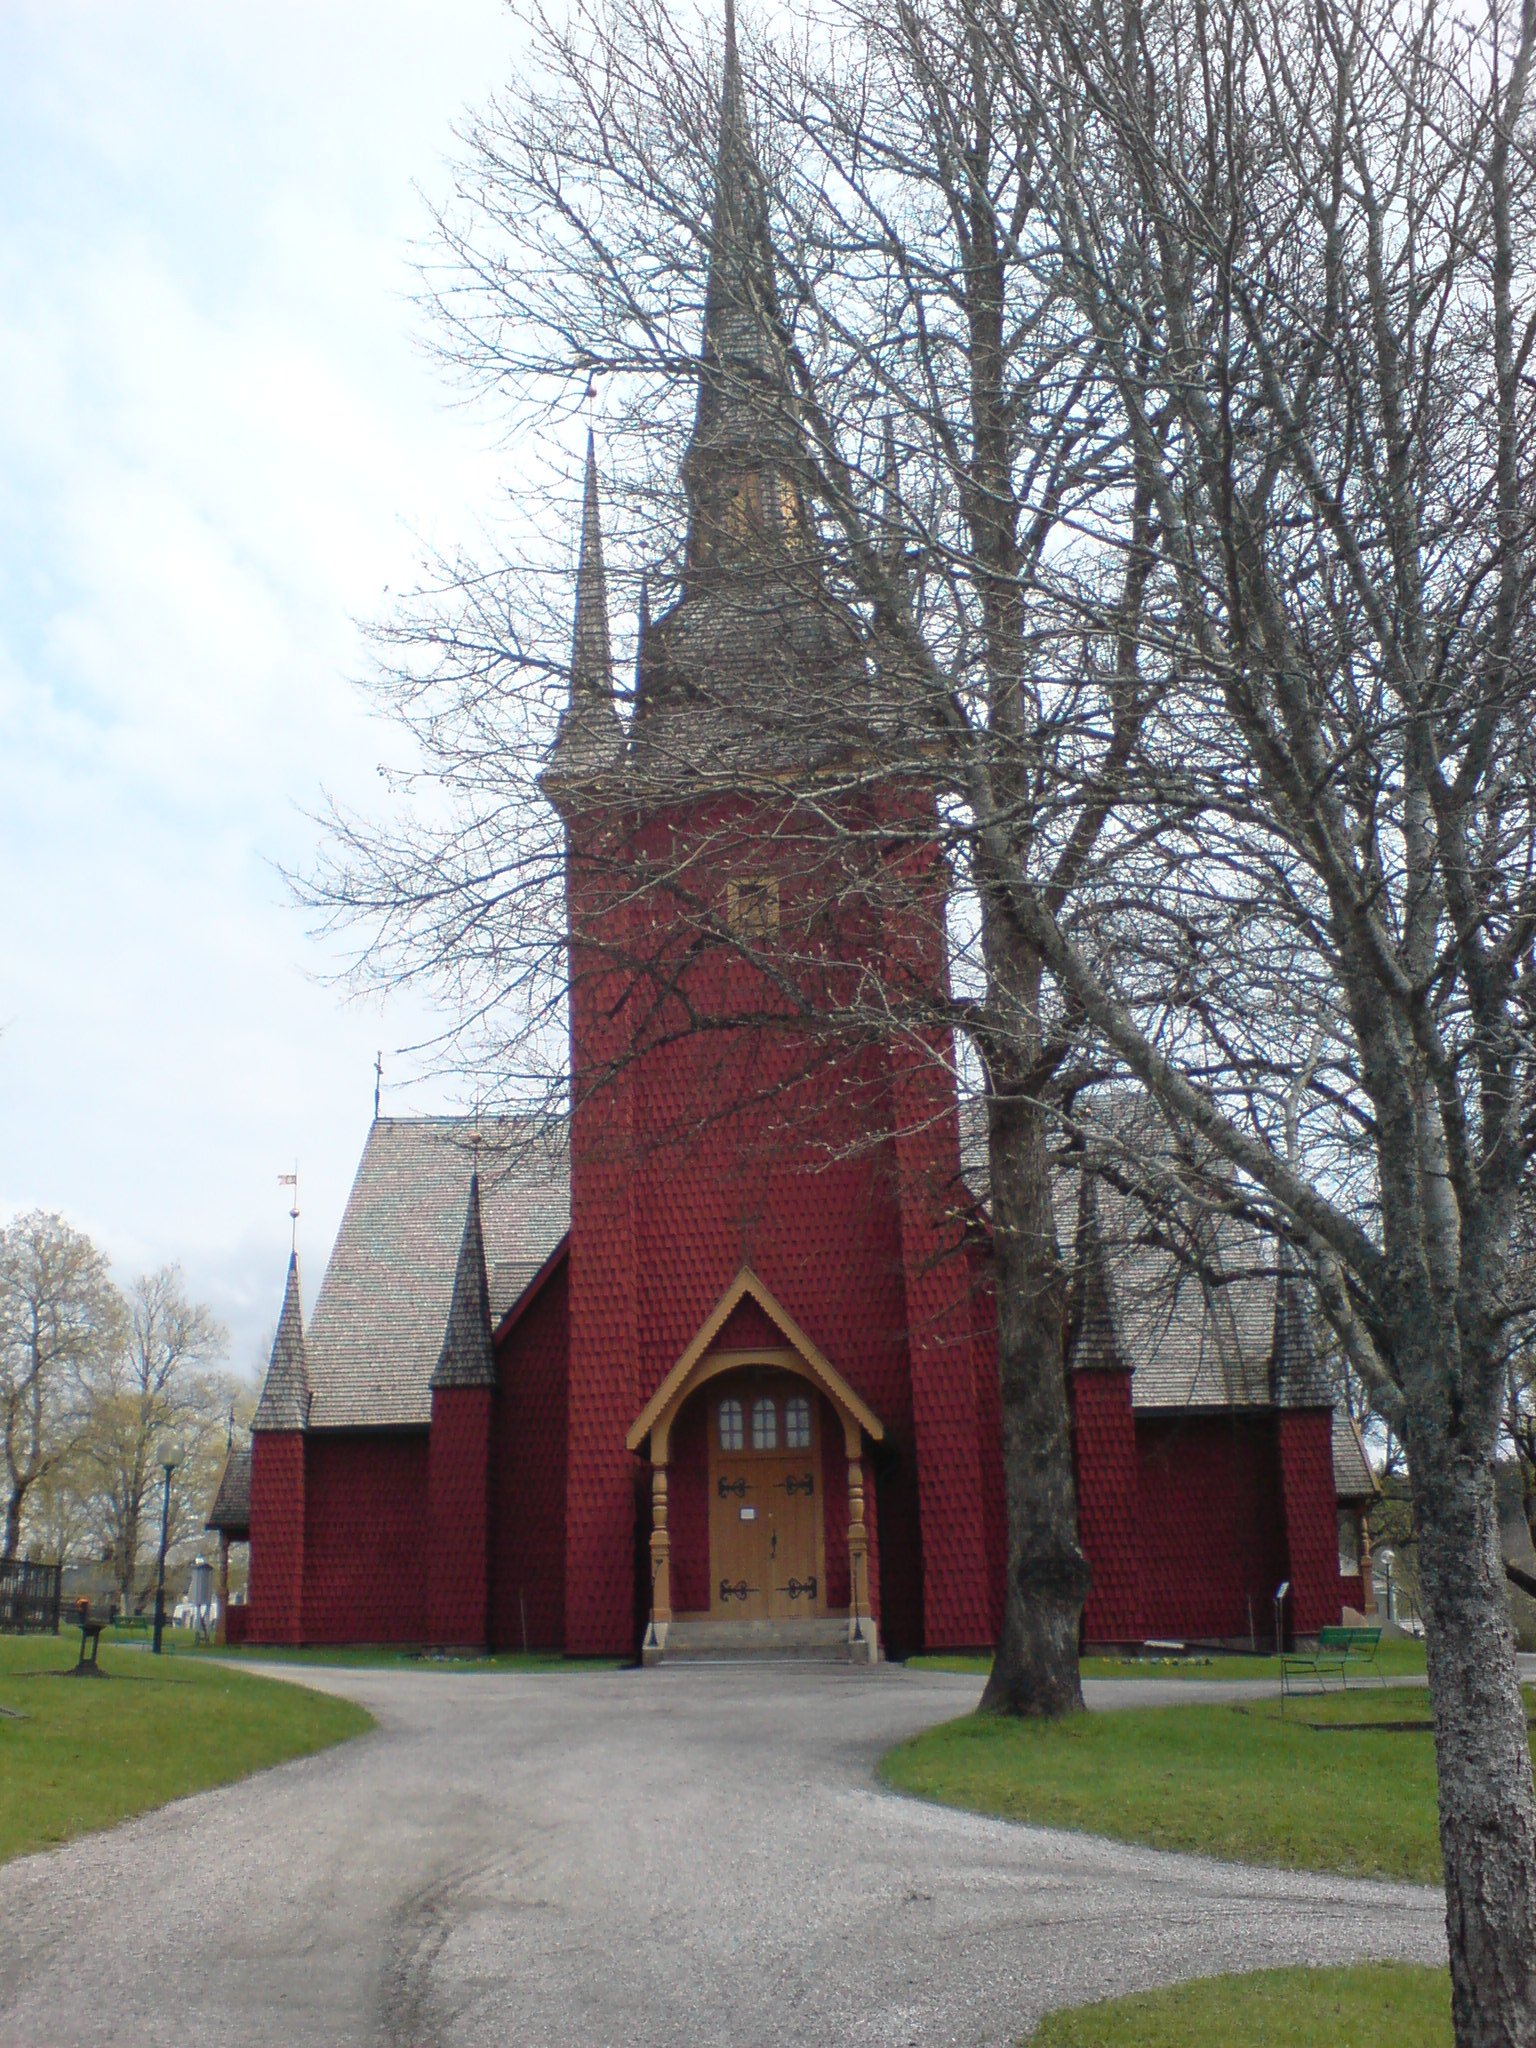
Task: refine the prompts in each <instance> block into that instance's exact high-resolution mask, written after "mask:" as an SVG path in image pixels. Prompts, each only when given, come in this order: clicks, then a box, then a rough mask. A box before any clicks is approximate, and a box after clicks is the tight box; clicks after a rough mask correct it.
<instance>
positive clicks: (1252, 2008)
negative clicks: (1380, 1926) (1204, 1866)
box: [1028, 1963, 1451, 2048]
mask: <svg viewBox="0 0 1536 2048" xmlns="http://www.w3.org/2000/svg"><path fill="white" fill-rule="evenodd" d="M1028 2041H1029V2048H1315V2044H1316V2043H1318V2042H1324V2041H1326V2042H1327V2043H1329V2044H1330V2048H1451V1984H1450V1976H1449V1974H1448V1973H1447V1972H1446V1971H1445V1970H1429V1969H1422V1968H1419V1967H1416V1966H1415V1965H1413V1964H1411V1963H1365V1964H1362V1965H1360V1966H1359V1967H1358V1968H1355V1969H1347V1970H1260V1971H1255V1972H1254V1973H1253V1974H1252V1975H1250V1976H1241V1977H1205V1978H1201V1979H1199V1980H1198V1981H1197V1982H1195V1983H1193V1984H1180V1985H1176V1986H1175V1987H1174V1988H1173V1989H1171V1990H1168V1991H1148V1992H1144V1993H1142V1994H1141V1995H1140V1996H1139V1997H1136V1998H1112V1999H1108V2000H1106V2001H1105V2002H1104V2003H1103V2004H1101V2005H1084V2006H1078V2007H1076V2008H1075V2009H1074V2010H1072V2011H1070V2012H1053V2013H1051V2014H1050V2015H1049V2016H1048V2017H1047V2018H1046V2019H1044V2020H1042V2021H1041V2023H1040V2025H1039V2027H1038V2028H1037V2029H1036V2031H1035V2032H1034V2033H1033V2034H1031V2035H1030V2036H1029V2037H1028Z"/></svg>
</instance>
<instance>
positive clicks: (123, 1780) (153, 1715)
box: [0, 1630, 373, 1862]
mask: <svg viewBox="0 0 1536 2048" xmlns="http://www.w3.org/2000/svg"><path fill="white" fill-rule="evenodd" d="M78 1647H79V1637H78V1635H77V1634H76V1633H75V1632H74V1631H73V1630H67V1631H66V1632H64V1633H63V1634H61V1635H58V1636H0V1862H4V1861H6V1860H7V1859H8V1858H9V1857H12V1856H23V1855H25V1854H27V1852H28V1851H29V1850H33V1849H47V1848H51V1847H52V1846H53V1845H54V1844H55V1843H56V1842H65V1841H68V1840H69V1838H70V1837H71V1836H72V1835H79V1834H84V1833H86V1832H88V1831H89V1830H91V1829H93V1828H105V1827H111V1826H112V1825H113V1823H114V1822H116V1821H120V1820H126V1819H127V1818H128V1817H129V1816H130V1815H131V1814H135V1813H143V1812H144V1811H145V1809H146V1808H148V1807H151V1806H163V1805H164V1804H165V1802H166V1801H167V1800H169V1799H180V1798H182V1797H183V1796H184V1795H185V1794H187V1793H189V1792H205V1791H207V1790H208V1789H209V1787H210V1786H213V1785H224V1784H227V1783H228V1782H229V1781H230V1780H231V1779H233V1778H243V1777H245V1776H246V1775H247V1774H248V1773H249V1772H251V1771H259V1770H263V1769H265V1768H266V1767H267V1766H268V1765H269V1764H278V1763H284V1762H286V1761H287V1759H288V1758H289V1757H295V1756H307V1755H309V1754H310V1752H311V1751H313V1750H317V1749H324V1748H326V1747H328V1745H329V1744H331V1743H333V1742H341V1741H344V1740H345V1738H346V1737H347V1736H349V1735H360V1734H362V1733H363V1731H364V1730H365V1729H368V1728H371V1727H372V1726H373V1722H372V1719H371V1717H370V1716H369V1715H368V1714H366V1713H365V1712H364V1711H363V1709H362V1708H361V1707H358V1706H354V1705H353V1704H352V1703H351V1702H350V1701H349V1700H338V1699H331V1698H328V1697H327V1696H326V1695H325V1694H323V1693H317V1692H310V1691H309V1690H307V1689H306V1688H305V1687H303V1686H296V1685H282V1684H280V1683H278V1682H277V1681H276V1680H274V1679H270V1678H261V1677H258V1676H256V1675H255V1674H254V1673H253V1674H251V1675H250V1676H247V1675H246V1674H245V1673H244V1672H238V1671H229V1670H225V1669H221V1668H220V1667H218V1666H216V1665H213V1664H208V1663H205V1662H204V1661H203V1660H202V1659H201V1658H199V1657H192V1656H187V1655H181V1656H175V1657H158V1658H157V1657H151V1656H149V1655H148V1654H147V1653H146V1652H145V1650H144V1649H142V1648H131V1649H130V1648H126V1647H124V1648H119V1647H118V1646H117V1645H115V1644H113V1645H104V1646H103V1648H102V1651H101V1668H102V1670H103V1672H105V1673H107V1674H108V1676H106V1677H104V1678H99V1679H90V1678H70V1677H67V1676H65V1675H64V1674H65V1673H66V1672H67V1671H68V1670H69V1668H70V1666H72V1665H73V1663H74V1661H75V1655H76V1652H77V1649H78Z"/></svg>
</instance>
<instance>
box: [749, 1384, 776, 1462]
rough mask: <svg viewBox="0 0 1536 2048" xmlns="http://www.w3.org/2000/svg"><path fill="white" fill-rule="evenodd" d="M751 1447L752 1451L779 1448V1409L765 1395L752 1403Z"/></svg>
mask: <svg viewBox="0 0 1536 2048" xmlns="http://www.w3.org/2000/svg"><path fill="white" fill-rule="evenodd" d="M752 1448H753V1450H754V1451H776V1450H777V1449H778V1448H779V1411H778V1409H777V1408H775V1407H774V1405H773V1403H772V1402H771V1401H770V1400H768V1399H767V1398H766V1397H764V1398H762V1399H760V1400H756V1401H754V1402H753V1403H752Z"/></svg>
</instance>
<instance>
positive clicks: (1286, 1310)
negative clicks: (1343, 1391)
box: [1269, 1238, 1333, 1408]
mask: <svg viewBox="0 0 1536 2048" xmlns="http://www.w3.org/2000/svg"><path fill="white" fill-rule="evenodd" d="M1269 1397H1270V1399H1271V1400H1272V1401H1273V1402H1274V1404H1275V1406H1276V1407H1277V1408H1328V1407H1331V1406H1332V1404H1333V1389H1332V1387H1331V1386H1330V1385H1329V1382H1328V1374H1327V1371H1326V1369H1325V1368H1324V1365H1323V1362H1322V1360H1321V1359H1320V1358H1319V1357H1318V1355H1317V1347H1316V1345H1315V1344H1314V1343H1313V1342H1312V1323H1311V1318H1310V1317H1309V1316H1308V1314H1307V1300H1306V1288H1305V1285H1304V1283H1303V1279H1302V1272H1301V1265H1300V1261H1299V1260H1298V1259H1297V1257H1296V1253H1295V1250H1294V1249H1293V1247H1292V1246H1291V1243H1290V1241H1289V1239H1285V1238H1282V1239H1281V1242H1280V1270H1279V1273H1278V1274H1277V1276H1276V1279H1275V1325H1274V1341H1273V1343H1272V1344H1271V1346H1270V1353H1269Z"/></svg>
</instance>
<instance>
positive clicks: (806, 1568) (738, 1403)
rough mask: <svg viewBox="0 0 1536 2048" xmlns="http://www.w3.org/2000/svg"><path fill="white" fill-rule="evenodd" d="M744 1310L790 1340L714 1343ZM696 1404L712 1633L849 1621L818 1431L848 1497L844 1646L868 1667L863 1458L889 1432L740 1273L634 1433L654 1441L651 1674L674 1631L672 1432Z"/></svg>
mask: <svg viewBox="0 0 1536 2048" xmlns="http://www.w3.org/2000/svg"><path fill="white" fill-rule="evenodd" d="M748 1299H750V1300H751V1301H753V1302H755V1303H756V1304H757V1307H758V1308H760V1309H761V1310H762V1311H763V1312H764V1313H765V1315H766V1316H767V1318H768V1321H769V1323H770V1324H771V1325H772V1326H773V1328H772V1333H771V1334H773V1335H774V1336H781V1337H782V1338H783V1339H784V1341H783V1342H782V1343H781V1344H769V1345H754V1346H752V1347H751V1348H750V1349H748V1348H738V1347H734V1346H730V1345H729V1344H726V1345H722V1346H719V1347H717V1344H716V1340H717V1339H718V1338H720V1337H721V1336H722V1334H723V1333H724V1334H726V1335H727V1336H728V1335H729V1333H728V1332H727V1331H726V1326H727V1324H728V1323H730V1319H731V1317H732V1315H733V1313H734V1312H735V1310H736V1309H737V1308H738V1307H739V1306H740V1305H741V1304H742V1303H743V1302H744V1301H746V1300H748ZM736 1327H739V1325H738V1326H736ZM695 1401H697V1403H698V1406H699V1407H701V1408H702V1410H703V1420H704V1429H705V1435H706V1444H707V1449H706V1457H707V1482H706V1484H707V1505H708V1518H707V1519H708V1534H707V1540H708V1546H709V1580H708V1588H709V1599H708V1614H709V1616H710V1618H711V1620H712V1621H715V1622H718V1623H720V1624H721V1625H725V1626H730V1625H732V1624H739V1625H741V1626H742V1627H743V1629H744V1630H745V1629H749V1628H762V1627H764V1626H771V1625H774V1624H782V1625H788V1626H793V1625H795V1624H796V1623H797V1622H801V1621H806V1622H808V1621H813V1620H814V1621H818V1622H825V1621H827V1620H830V1619H831V1618H832V1616H833V1614H834V1612H835V1613H836V1615H837V1616H838V1618H841V1617H842V1614H843V1612H844V1610H843V1609H842V1607H841V1605H839V1607H838V1608H837V1609H836V1610H834V1609H833V1608H832V1607H831V1606H830V1603H829V1600H828V1584H827V1571H826V1539H827V1531H826V1508H827V1503H826V1488H825V1486H824V1484H823V1472H824V1469H825V1468H824V1464H823V1458H822V1445H823V1432H824V1431H825V1430H826V1429H827V1428H828V1427H829V1426H830V1427H831V1428H832V1429H834V1430H835V1429H836V1428H837V1427H839V1426H840V1427H841V1431H842V1438H843V1450H844V1455H845V1458H846V1484H847V1494H846V1501H847V1505H846V1517H847V1521H846V1538H847V1550H846V1555H847V1564H848V1605H847V1609H846V1617H847V1633H848V1640H849V1643H850V1645H851V1646H853V1645H856V1646H857V1653H858V1654H860V1655H861V1656H867V1657H869V1658H871V1659H872V1658H873V1657H874V1656H875V1655H876V1654H877V1650H876V1641H877V1638H876V1632H875V1629H874V1625H873V1619H872V1616H871V1612H870V1606H869V1576H868V1535H867V1531H866V1528H865V1521H864V1466H863V1456H864V1443H865V1439H866V1438H867V1439H869V1440H870V1441H871V1442H875V1443H878V1442H879V1441H880V1440H881V1438H882V1437H883V1436H884V1434H885V1432H884V1428H883V1426H882V1424H881V1423H880V1421H879V1419H878V1417H877V1416H876V1415H875V1414H874V1412H873V1411H872V1410H871V1409H870V1408H869V1407H868V1406H867V1404H866V1403H865V1402H864V1401H863V1400H862V1399H861V1398H860V1397H859V1396H858V1395H857V1394H856V1393H855V1392H854V1390H853V1389H852V1388H851V1387H850V1386H849V1385H848V1384H847V1382H846V1381H845V1380H844V1379H843V1378H842V1377H841V1375H840V1374H839V1373H837V1372H836V1371H835V1370H834V1368H833V1367H832V1366H831V1364H830V1363H829V1362H828V1361H827V1359H826V1358H824V1357H823V1355H822V1354H821V1352H820V1351H818V1350H817V1348H816V1346H815V1345H814V1344H812V1343H811V1341H810V1339H809V1338H808V1337H806V1336H805V1334H804V1332H803V1331H801V1330H800V1329H799V1327H798V1326H797V1325H796V1324H795V1322H794V1321H793V1319H792V1318H791V1317H790V1316H789V1315H788V1314H787V1313H786V1312H785V1311H784V1310H783V1309H782V1308H781V1307H780V1306H779V1304H778V1302H777V1301H775V1300H774V1298H773V1296H772V1295H771V1294H770V1293H769V1292H768V1290H767V1288H765V1287H764V1286H763V1284H762V1282H761V1281H760V1280H758V1279H757V1277H756V1275H755V1274H753V1273H751V1272H750V1271H748V1270H746V1269H743V1271H742V1272H741V1273H739V1274H738V1275H737V1277H736V1279H735V1280H734V1281H733V1282H732V1283H731V1286H730V1287H729V1288H728V1289H727V1290H726V1292H725V1294H724V1295H723V1296H722V1297H721V1299H720V1301H719V1302H718V1303H717V1304H716V1306H715V1308H714V1309H713V1311H712V1312H711V1313H710V1315H709V1316H708V1317H707V1318H706V1320H705V1322H704V1325H703V1327H702V1328H701V1329H700V1331H699V1332H698V1334H697V1336H696V1337H695V1338H694V1340H693V1342H692V1343H691V1344H690V1345H689V1346H688V1348H687V1350H686V1351H685V1352H684V1353H683V1355H682V1357H681V1358H679V1359H678V1361H677V1363H676V1365H674V1366H673V1368H672V1370H671V1372H669V1373H668V1374H667V1376H666V1378H665V1379H664V1380H663V1382H662V1384H661V1385H660V1386H659V1387H658V1388H657V1390H656V1392H655V1394H654V1395H653V1396H652V1397H651V1399H650V1400H649V1401H648V1402H647V1403H646V1405H645V1407H644V1408H643V1409H642V1410H641V1412H640V1414H639V1415H638V1416H637V1417H636V1418H635V1421H634V1424H633V1426H632V1427H631V1429H630V1431H629V1434H628V1439H627V1441H628V1445H629V1448H630V1449H631V1450H632V1451H639V1450H640V1449H641V1448H642V1446H644V1445H645V1444H646V1443H647V1441H648V1442H649V1448H650V1461H651V1509H652V1513H651V1523H652V1527H651V1615H650V1624H649V1627H648V1629H647V1631H646V1638H645V1648H644V1655H645V1659H646V1661H647V1662H655V1661H657V1660H658V1659H659V1658H660V1657H662V1656H663V1655H664V1654H665V1650H666V1643H667V1634H668V1631H669V1629H670V1627H671V1624H672V1614H673V1610H672V1569H671V1568H672V1534H671V1529H670V1526H669V1475H670V1465H671V1456H672V1442H673V1432H674V1428H675V1426H676V1424H677V1422H678V1418H679V1416H680V1415H681V1413H682V1411H683V1409H684V1407H685V1406H688V1407H690V1408H691V1407H692V1406H693V1404H694V1403H695ZM834 1441H835V1439H834ZM841 1506H842V1503H841V1502H839V1508H840V1509H841ZM701 1533H702V1532H701ZM839 1533H840V1534H841V1532H839ZM841 1547H842V1546H841V1543H839V1548H840V1549H841Z"/></svg>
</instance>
